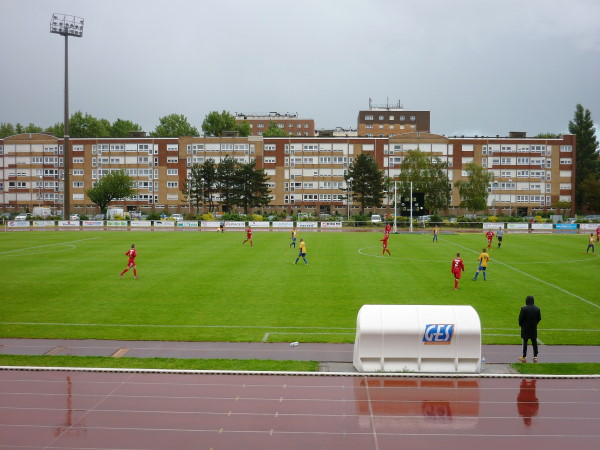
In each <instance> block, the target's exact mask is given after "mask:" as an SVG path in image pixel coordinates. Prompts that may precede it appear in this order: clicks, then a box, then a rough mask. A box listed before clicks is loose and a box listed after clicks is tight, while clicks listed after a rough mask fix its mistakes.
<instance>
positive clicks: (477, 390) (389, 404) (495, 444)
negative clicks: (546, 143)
mask: <svg viewBox="0 0 600 450" xmlns="http://www.w3.org/2000/svg"><path fill="white" fill-rule="evenodd" d="M0 447H2V448H35V449H39V448H61V449H65V448H86V449H89V448H94V449H96V448H102V449H116V448H119V449H178V450H179V449H207V450H208V449H214V450H217V449H246V450H254V449H290V450H292V449H303V450H304V449H328V450H329V449H345V450H353V449H361V450H364V449H375V450H388V449H389V450H391V449H394V450H395V449H398V448H402V449H429V448H435V449H440V448H443V449H472V448H484V449H486V450H493V449H502V450H506V449H544V450H548V449H571V450H575V449H578V450H579V449H595V450H596V449H598V448H600V379H598V378H587V379H586V378H584V379H529V378H523V379H520V378H478V377H465V378H417V377H410V378H408V377H366V376H327V375H323V376H321V375H318V376H315V375H312V376H302V375H217V374H214V375H213V374H208V375H207V374H161V373H130V372H89V371H87V372H86V371H66V370H65V371H22V370H0Z"/></svg>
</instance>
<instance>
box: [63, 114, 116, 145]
mask: <svg viewBox="0 0 600 450" xmlns="http://www.w3.org/2000/svg"><path fill="white" fill-rule="evenodd" d="M110 130H111V125H110V122H109V121H108V120H106V119H97V118H95V117H94V116H92V115H90V114H87V113H86V114H85V115H84V114H83V113H82V112H81V111H77V112H76V113H74V114H73V115H72V116H71V118H70V119H69V136H70V137H72V138H83V137H102V138H104V137H110Z"/></svg>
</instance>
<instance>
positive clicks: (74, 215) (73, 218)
mask: <svg viewBox="0 0 600 450" xmlns="http://www.w3.org/2000/svg"><path fill="white" fill-rule="evenodd" d="M69 220H79V214H71V215H70V216H69Z"/></svg>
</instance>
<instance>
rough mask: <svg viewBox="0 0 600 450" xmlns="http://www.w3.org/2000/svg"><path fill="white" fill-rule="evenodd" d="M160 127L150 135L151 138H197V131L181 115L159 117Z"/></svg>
mask: <svg viewBox="0 0 600 450" xmlns="http://www.w3.org/2000/svg"><path fill="white" fill-rule="evenodd" d="M159 120H160V125H157V127H156V129H155V130H154V131H153V132H152V133H150V136H152V137H180V136H198V135H199V134H200V133H198V130H197V129H196V128H195V127H193V126H191V125H190V124H189V122H188V120H187V118H186V117H185V116H184V115H183V114H170V115H168V116H164V117H161V118H160V119H159Z"/></svg>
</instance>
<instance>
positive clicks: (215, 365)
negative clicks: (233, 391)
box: [0, 355, 319, 372]
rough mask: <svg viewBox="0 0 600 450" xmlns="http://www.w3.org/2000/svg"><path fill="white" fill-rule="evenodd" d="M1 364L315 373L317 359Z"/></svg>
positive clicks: (87, 359)
mask: <svg viewBox="0 0 600 450" xmlns="http://www.w3.org/2000/svg"><path fill="white" fill-rule="evenodd" d="M0 366H34V367H98V368H111V369H168V370H250V371H255V370H260V371H278V372H316V371H318V370H319V363H318V362H316V361H275V360H261V359H178V358H106V357H102V356H50V355H40V356H31V355H0Z"/></svg>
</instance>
